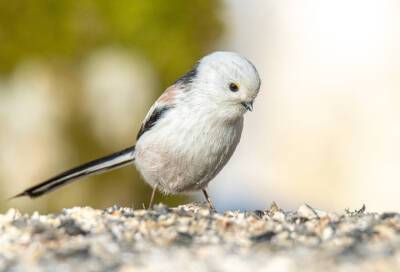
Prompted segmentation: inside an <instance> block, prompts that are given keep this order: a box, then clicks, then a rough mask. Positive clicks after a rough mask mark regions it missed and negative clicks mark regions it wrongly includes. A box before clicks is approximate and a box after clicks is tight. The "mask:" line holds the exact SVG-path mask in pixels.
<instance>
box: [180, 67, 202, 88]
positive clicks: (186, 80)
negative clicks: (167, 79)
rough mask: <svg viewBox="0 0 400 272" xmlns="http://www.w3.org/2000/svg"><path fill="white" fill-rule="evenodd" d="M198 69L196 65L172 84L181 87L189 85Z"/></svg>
mask: <svg viewBox="0 0 400 272" xmlns="http://www.w3.org/2000/svg"><path fill="white" fill-rule="evenodd" d="M198 67H199V63H196V64H195V65H194V66H193V68H192V69H191V70H190V71H189V72H187V73H186V74H184V75H183V76H182V77H180V78H179V79H178V80H177V81H175V83H174V84H183V85H187V84H191V83H192V82H193V80H194V79H195V78H196V76H197V68H198Z"/></svg>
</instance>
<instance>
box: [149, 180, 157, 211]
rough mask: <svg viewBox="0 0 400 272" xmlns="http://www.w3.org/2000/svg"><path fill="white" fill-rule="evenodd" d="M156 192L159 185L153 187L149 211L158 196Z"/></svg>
mask: <svg viewBox="0 0 400 272" xmlns="http://www.w3.org/2000/svg"><path fill="white" fill-rule="evenodd" d="M156 191H157V184H156V185H155V186H154V187H153V192H151V198H150V203H149V207H148V208H147V209H148V210H150V209H151V208H153V201H154V196H155V195H156Z"/></svg>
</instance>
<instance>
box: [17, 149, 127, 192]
mask: <svg viewBox="0 0 400 272" xmlns="http://www.w3.org/2000/svg"><path fill="white" fill-rule="evenodd" d="M134 151H135V147H134V146H133V147H129V148H126V149H124V150H122V151H119V152H116V153H113V154H111V155H108V156H105V157H102V158H100V159H97V160H93V161H90V162H88V163H85V164H83V165H80V166H78V167H75V168H72V169H70V170H67V171H65V172H63V173H61V174H59V175H57V176H54V177H52V178H50V179H48V180H45V181H43V182H41V183H39V184H37V185H35V186H33V187H30V188H28V189H26V190H25V191H23V192H21V193H19V194H17V195H15V196H14V197H12V198H17V197H22V196H29V197H31V198H36V197H39V196H41V195H43V194H46V193H48V192H51V191H54V190H56V189H58V188H60V187H62V186H64V185H67V184H68V183H70V182H72V181H74V180H77V179H79V178H81V177H85V176H90V175H94V174H99V173H103V172H107V171H110V170H113V169H116V168H119V167H122V166H124V165H127V164H130V163H132V162H133V161H134V160H135V155H134Z"/></svg>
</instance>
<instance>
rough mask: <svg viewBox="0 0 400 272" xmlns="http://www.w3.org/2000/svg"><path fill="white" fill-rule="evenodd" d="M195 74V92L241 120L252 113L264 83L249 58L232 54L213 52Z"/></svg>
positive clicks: (196, 69)
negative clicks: (247, 113) (255, 100)
mask: <svg viewBox="0 0 400 272" xmlns="http://www.w3.org/2000/svg"><path fill="white" fill-rule="evenodd" d="M192 74H195V75H194V77H193V82H192V90H193V92H199V93H198V94H197V95H199V96H201V97H202V98H203V99H204V100H206V102H208V103H209V104H211V105H214V106H215V107H217V108H218V109H223V110H224V112H225V113H226V114H232V115H234V116H241V115H243V114H244V113H245V112H246V111H251V110H252V109H253V102H254V99H255V98H256V96H257V94H258V92H259V89H260V85H261V80H260V77H259V75H258V72H257V70H256V68H255V67H254V65H253V64H252V63H251V62H250V61H248V60H247V59H246V58H244V57H242V56H240V55H239V54H237V53H233V52H214V53H211V54H209V55H207V56H205V57H203V58H202V59H201V60H200V61H199V62H198V64H197V65H196V67H195V70H194V72H192ZM204 100H203V101H204Z"/></svg>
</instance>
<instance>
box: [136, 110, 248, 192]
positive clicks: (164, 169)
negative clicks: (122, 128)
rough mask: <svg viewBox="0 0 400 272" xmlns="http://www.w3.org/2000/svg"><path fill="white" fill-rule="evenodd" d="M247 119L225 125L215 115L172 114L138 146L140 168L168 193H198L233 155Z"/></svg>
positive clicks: (144, 174)
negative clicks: (244, 121) (194, 191)
mask: <svg viewBox="0 0 400 272" xmlns="http://www.w3.org/2000/svg"><path fill="white" fill-rule="evenodd" d="M242 128H243V118H238V120H236V121H235V122H232V121H230V122H224V121H223V120H219V119H218V118H213V115H212V114H207V113H204V114H201V112H185V113H182V112H179V111H176V112H171V113H170V114H167V115H166V116H165V118H164V119H162V120H160V122H159V123H158V124H156V125H155V126H154V127H153V128H152V129H151V130H150V131H148V132H146V133H145V134H143V135H142V137H141V138H140V139H139V140H138V142H137V144H136V159H135V162H136V165H137V168H138V169H139V171H140V172H141V174H142V175H143V177H144V179H145V180H146V181H147V182H148V183H149V184H151V185H152V186H154V185H156V184H157V185H158V187H159V188H160V189H161V190H162V191H164V192H166V193H180V192H186V191H193V190H198V189H201V188H203V187H205V186H206V185H207V184H208V182H209V181H210V180H211V179H212V178H214V177H215V175H216V174H217V173H218V172H219V171H220V170H221V169H222V167H223V166H224V165H225V164H226V162H227V161H228V160H229V158H230V157H231V155H232V154H233V152H234V150H235V148H236V146H237V144H238V142H239V140H240V135H241V132H242Z"/></svg>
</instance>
